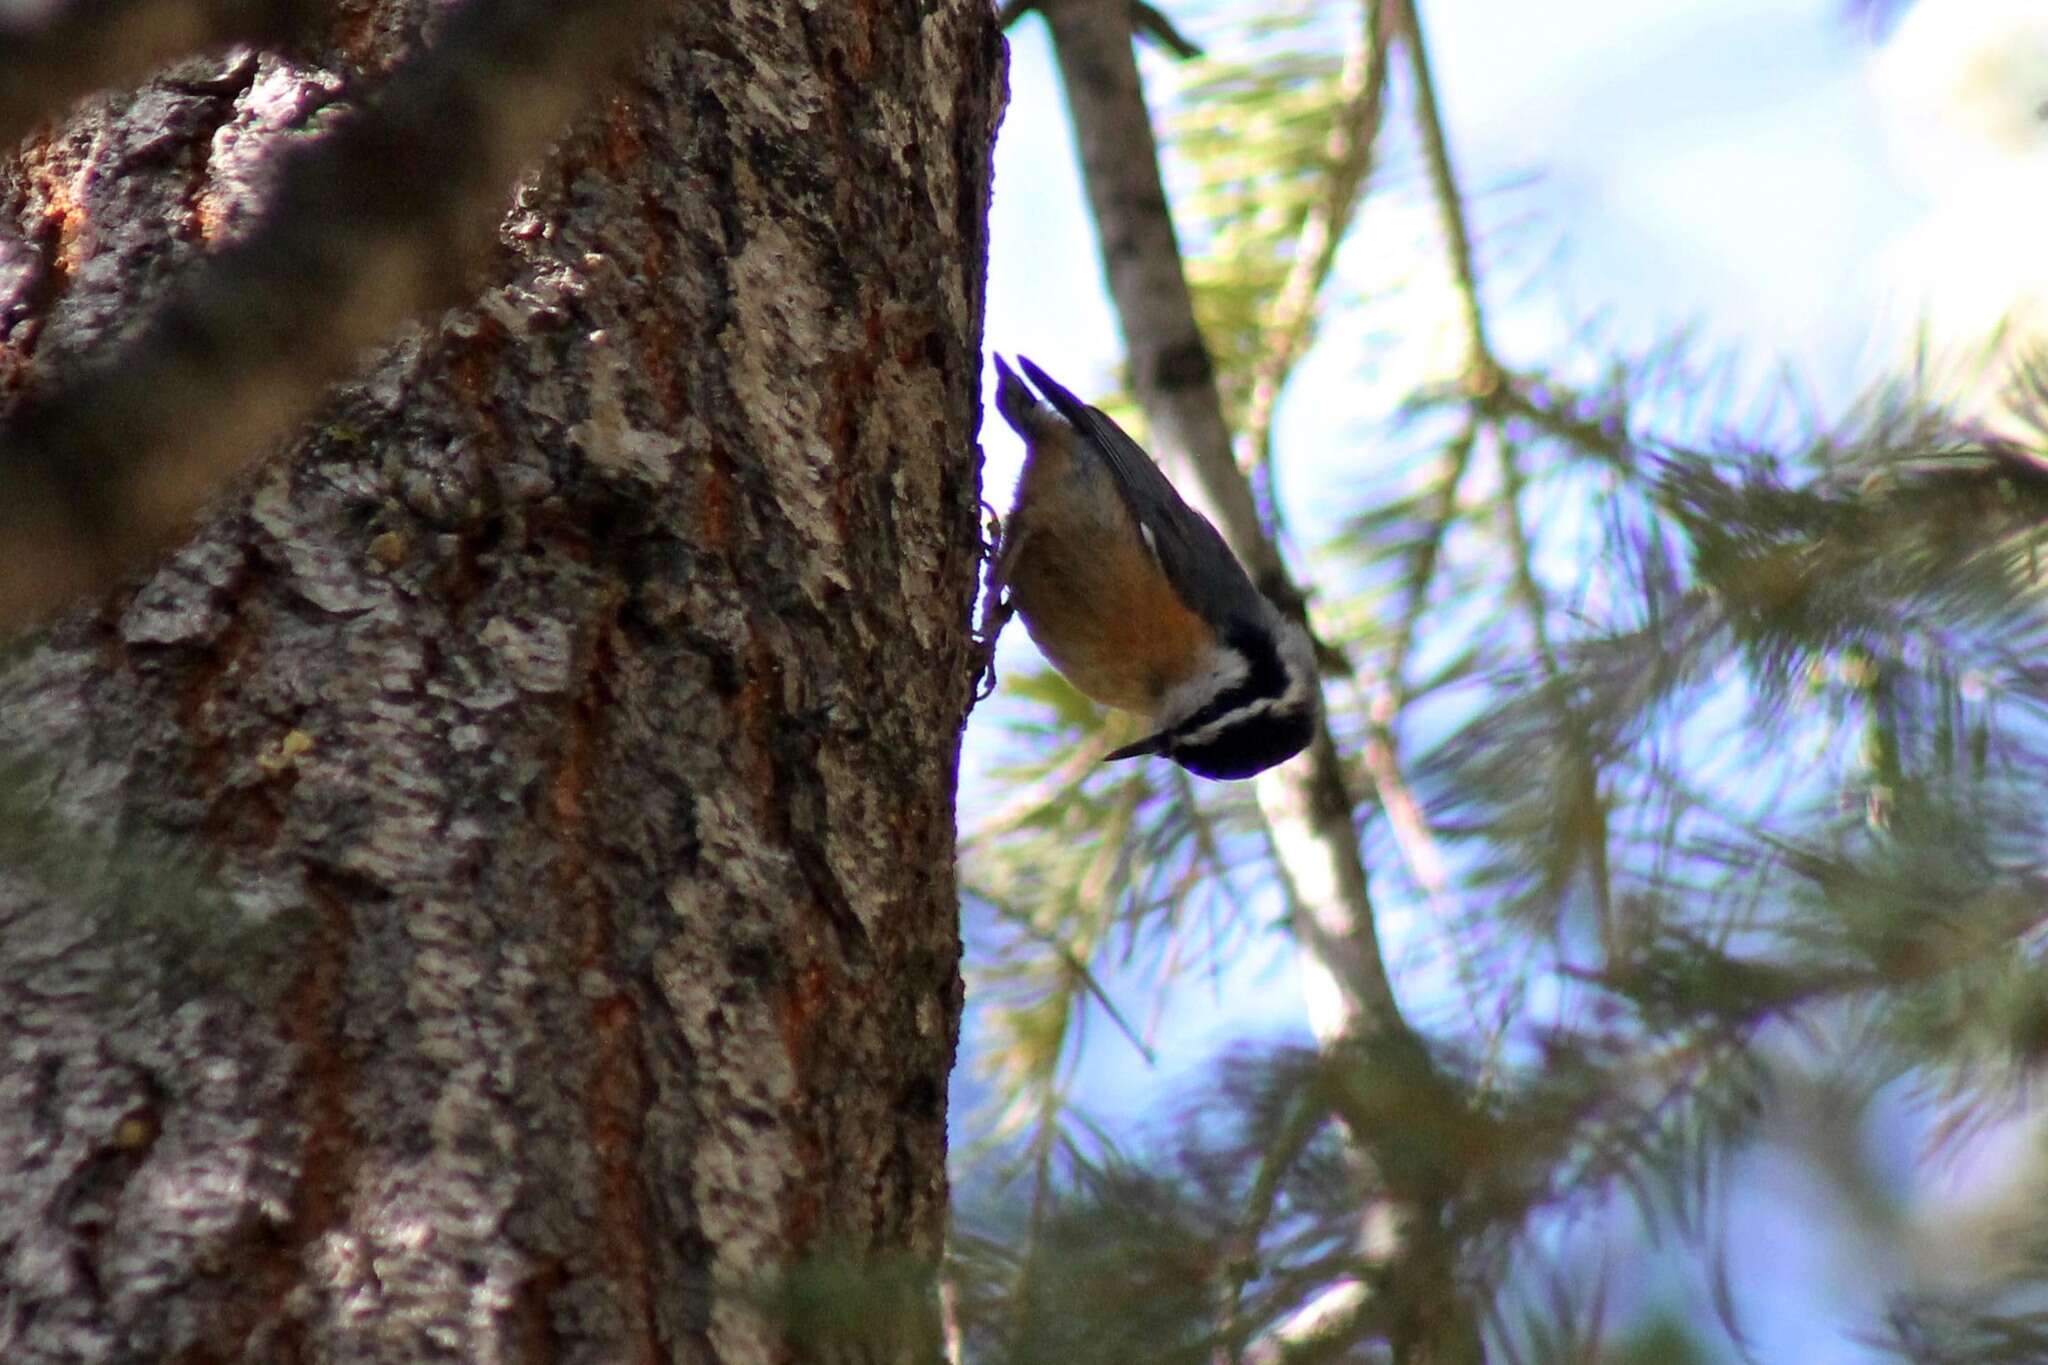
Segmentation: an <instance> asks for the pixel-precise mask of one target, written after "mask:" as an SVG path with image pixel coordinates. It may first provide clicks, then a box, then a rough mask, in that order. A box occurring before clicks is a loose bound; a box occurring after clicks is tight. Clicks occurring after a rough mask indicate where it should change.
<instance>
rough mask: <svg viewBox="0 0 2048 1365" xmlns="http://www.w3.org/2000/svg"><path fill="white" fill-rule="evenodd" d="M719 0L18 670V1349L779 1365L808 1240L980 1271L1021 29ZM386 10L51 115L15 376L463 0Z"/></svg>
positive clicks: (253, 209)
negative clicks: (1005, 343)
mask: <svg viewBox="0 0 2048 1365" xmlns="http://www.w3.org/2000/svg"><path fill="white" fill-rule="evenodd" d="M678 8H679V10H680V12H681V13H682V14H683V15H684V16H686V17H683V18H681V19H679V20H676V21H675V26H674V27H672V28H671V29H669V30H668V31H666V32H664V33H663V34H662V36H661V37H660V38H659V39H658V40H656V41H654V42H653V43H652V44H651V45H650V47H649V50H647V51H644V52H643V53H642V54H641V55H640V57H639V58H638V60H637V61H636V62H635V64H634V65H633V67H632V71H631V75H630V76H629V77H628V78H626V79H623V80H621V81H619V82H618V83H616V84H615V85H612V86H610V87H609V88H608V89H605V90H603V91H601V92H600V93H599V94H598V98H597V101H596V104H595V105H594V107H592V108H590V109H589V110H587V111H586V114H585V116H584V117H583V118H582V119H581V121H580V122H578V123H577V124H576V125H575V128H574V130H573V131H572V132H571V133H570V134H569V135H568V136H567V137H566V138H565V139H564V140H563V141H562V142H561V143H560V145H559V146H557V147H556V149H555V150H554V152H553V153H552V154H551V156H550V158H549V159H548V160H547V162H546V164H545V166H544V167H543V168H542V169H541V170H540V171H538V172H536V173H534V174H533V175H532V176H530V177H529V178H528V179H527V180H526V182H525V183H524V184H523V185H522V186H521V187H520V188H519V190H518V191H517V194H516V198H515V197H514V196H512V195H510V194H508V195H507V199H508V200H509V201H511V207H510V209H509V212H507V213H506V215H505V217H504V220H503V222H502V225H501V227H500V231H499V232H498V235H497V239H496V244H495V246H494V247H493V248H491V249H490V251H489V252H488V254H487V255H486V256H485V257H484V258H483V264H482V266H481V268H480V269H479V270H478V271H477V272H475V274H474V275H473V276H472V279H473V280H474V281H475V284H474V285H473V286H472V288H471V291H470V301H469V302H467V303H465V304H463V305H462V306H460V307H457V308H456V309H454V310H453V311H451V312H449V313H447V314H445V315H443V316H440V317H438V318H429V319H426V320H425V321H424V324H423V325H422V326H418V327H415V328H414V329H413V330H412V331H410V332H409V333H408V334H407V335H405V336H404V337H403V338H402V339H400V340H399V341H398V342H396V343H395V344H393V345H391V346H390V347H389V348H388V349H386V350H385V351H383V352H382V353H381V354H379V355H377V356H376V357H374V359H372V360H370V361H369V362H368V367H367V369H365V370H364V371H363V372H362V373H361V375H360V376H359V377H358V378H357V379H356V380H354V381H352V382H350V383H348V384H347V385H345V386H343V387H342V388H340V389H339V390H337V391H335V392H334V393H332V394H330V396H329V397H328V398H327V399H326V400H325V401H324V402H323V404H322V406H321V407H320V409H319V410H318V412H317V414H316V416H315V419H314V420H313V421H312V422H310V423H308V424H307V425H306V426H305V427H304V428H303V429H302V430H301V431H299V433H298V434H297V435H295V436H294V437H292V438H291V439H290V440H289V442H287V443H286V445H285V448H284V449H282V450H280V451H278V452H277V453H275V454H274V455H273V456H271V457H269V458H268V459H266V460H264V461H263V462H262V463H260V464H258V465H257V466H256V467H255V468H254V469H253V470H252V471H251V472H250V473H248V474H247V475H245V476H243V477H242V478H241V480H240V481H239V483H238V484H237V485H236V486H235V487H234V488H233V489H231V490H230V491H228V492H227V493H226V494H224V495H222V496H220V497H219V498H218V499H217V501H216V502H215V504H214V506H213V507H212V509H211V510H210V511H209V512H208V514H207V516H206V518H205V521H204V525H203V526H202V527H201V528H200V529H198V530H197V531H196V533H194V534H193V535H192V536H191V538H190V539H189V540H188V541H187V542H186V543H184V544H183V546H182V547H181V548H179V549H177V550H176V551H175V552H174V553H173V554H171V555H170V556H169V557H168V558H167V559H165V560H164V561H163V562H161V563H160V564H158V565H157V566H155V567H154V568H153V569H149V570H146V571H145V572H144V574H143V575H142V576H141V577H140V578H138V579H137V580H136V581H135V582H133V583H132V584H131V585H130V586H129V587H127V588H125V589H123V590H122V591H120V592H119V593H117V594H115V595H113V596H112V597H111V598H110V599H109V600H106V601H104V602H102V603H101V604H100V605H99V606H98V607H97V608H96V609H94V610H90V611H85V612H82V613H79V614H75V615H71V616H68V617H66V618H64V619H62V620H60V621H59V622H57V623H56V624H55V625H53V626H51V627H49V628H48V629H46V630H45V631H43V632H42V633H41V634H39V635H38V636H36V637H35V638H33V639H32V640H30V641H29V642H27V643H26V644H25V645H24V646H23V647H21V648H20V649H19V650H18V651H17V652H16V654H15V656H14V657H13V659H12V661H11V663H10V666H9V670H8V671H7V672H6V674H5V675H4V676H0V748H4V750H5V751H6V753H7V754H8V755H9V756H10V757H9V758H8V765H7V767H6V769H5V771H4V773H0V1192H4V1193H0V1359H4V1360H6V1361H8V1362H10V1365H15V1363H16V1362H24V1363H25V1362H42V1361H94V1362H100V1361H109V1362H111V1361H136V1362H151V1365H156V1363H157V1362H163V1361H174V1360H175V1361H185V1362H202V1361H204V1362H214V1361H262V1362H277V1361H299V1360H304V1361H312V1360H342V1359H347V1360H350V1361H366V1362H383V1361H391V1362H399V1361H404V1362H414V1361H422V1360H429V1359H454V1360H479V1361H482V1360H491V1361H496V1360H520V1361H543V1360H564V1361H568V1360H575V1361H600V1360H602V1361H630V1362H645V1361H661V1360H674V1361H693V1362H694V1361H719V1362H737V1361H756V1360H761V1361H765V1360H770V1359H785V1358H788V1357H787V1356H786V1355H785V1354H783V1351H784V1346H785V1344H786V1343H781V1342H779V1336H780V1334H779V1332H778V1328H777V1326H776V1323H775V1321H774V1320H773V1319H772V1317H771V1316H770V1315H768V1314H766V1313H764V1312H763V1311H762V1309H761V1308H760V1299H759V1297H758V1295H757V1292H756V1291H758V1290H759V1288H760V1287H761V1286H762V1285H763V1284H764V1283H765V1282H766V1281H767V1280H768V1279H769V1278H771V1277H772V1276H773V1274H774V1273H775V1272H776V1270H777V1269H778V1268H779V1267H783V1266H785V1265H787V1264H789V1263H791V1262H792V1261H794V1260H796V1259H798V1258H801V1257H803V1256H806V1255H812V1254H828V1253H832V1254H838V1253H853V1254H867V1253H875V1252H894V1253H907V1254H909V1255H911V1256H913V1257H917V1258H923V1259H925V1260H930V1259H932V1258H935V1257H936V1255H937V1253H938V1250H939V1245H940V1239H941V1236H942V1233H943V1225H944V1217H945V1203H946V1184H945V1178H944V1164H943V1158H944V1151H943V1146H944V1119H945V1097H946V1076H947V1072H948V1070H949V1068H950V1065H951V1062H952V1056H953V1048H954V1039H955V1032H956V1026H957V1021H958V1013H959V978H958V974H957V958H958V952H959V944H958V935H957V927H956V916H955V901H954V882H953V827H954V818H953V817H954V812H953V790H954V779H955V770H956V758H957V750H958V738H959V731H960V725H961V722H962V719H963V717H964V715H965V712H966V709H967V707H968V705H969V699H970V690H971V683H972V679H971V676H970V675H971V672H972V668H971V663H970V659H969V650H968V644H967V640H966V638H965V634H964V631H965V625H966V622H967V620H968V615H969V606H970V602H971V597H972V591H973V585H974V578H975V569H976V566H977V562H978V548H977V546H978V540H977V516H976V508H977V505H978V487H977V484H978V480H977V467H976V453H975V447H974V435H975V431H976V426H977V421H978V385H977V378H978V370H979V366H978V355H979V346H980V331H981V321H982V272H983V265H984V260H985V236H984V232H985V226H984V225H985V210H986V203H987V196H988V189H989V148H990V142H991V138H992V134H993V125H994V120H995V118H996V115H997V113H998V111H999V108H1000V103H1001V88H1002V75H1001V56H1000V44H999V42H998V40H997V38H996V36H995V32H994V25H993V19H992V15H991V13H990V12H989V9H988V7H987V6H986V5H985V4H982V3H979V0H931V3H928V4H924V5H920V6H881V7H870V6H864V5H839V4H826V5H804V4H800V3H792V2H790V0H734V2H733V3H732V4H730V5H725V6H716V7H699V6H682V7H678ZM343 11H344V14H345V24H346V29H345V31H339V30H338V31H336V32H334V33H329V34H323V35H317V36H316V37H314V38H311V39H307V40H305V41H303V42H301V43H300V44H299V47H298V50H297V52H296V53H295V55H292V56H285V55H280V54H278V53H274V52H266V53H262V54H251V53H248V52H246V51H244V52H237V53H232V54H230V55H228V56H227V57H225V58H218V59H195V60H193V61H190V62H187V63H185V64H183V65H182V66H180V67H179V68H177V69H176V70H174V71H172V72H170V73H168V74H167V75H165V76H164V77H162V78H160V79H158V80H155V81H153V82H151V83H150V84H149V85H147V86H146V87H144V88H143V89H141V90H140V91H138V92H136V93H133V94H129V95H123V96H120V97H117V98H103V99H100V100H96V101H95V102H93V103H92V104H90V105H88V106H87V107H85V108H84V109H82V110H81V111H79V112H77V113H75V114H74V115H73V116H72V117H71V118H70V119H69V120H68V121H66V122H64V123H62V124H60V125H58V126H56V127H54V128H51V129H47V130H46V131H43V132H40V133H38V134H37V135H36V136H34V137H32V138H31V140H30V141H29V143H28V144H26V146H25V148H24V149H23V150H22V151H21V153H20V154H19V155H18V156H17V157H16V158H15V160H14V161H13V162H12V163H11V164H10V165H9V166H8V167H7V168H6V170H5V171H4V177H5V178H4V181H0V202H4V214H0V327H4V328H6V329H7V330H6V331H5V332H0V338H4V349H0V399H4V400H5V401H7V402H9V403H12V404H16V405H19V404H20V403H21V402H22V401H24V398H23V396H24V395H28V394H32V393H34V392H35V391H37V388H38V386H39V385H42V384H45V383H51V382H56V380H55V379H53V378H52V376H57V377H58V378H61V374H60V371H61V370H62V369H63V367H67V366H74V365H77V364H81V363H85V362H87V361H89V360H90V359H92V358H93V357H95V356H99V355H104V354H108V353H110V352H111V350H112V348H116V347H118V346H120V345H122V344H124V343H125V342H126V341H127V340H129V339H130V338H131V337H132V335H133V334H134V332H135V328H136V325H137V322H138V319H141V318H143V317H145V316H147V315H148V314H149V312H150V310H151V309H152V308H154V307H156V306H158V305H159V304H161V303H162V301H163V300H164V299H165V298H167V297H168V296H169V294H170V291H172V290H174V289H175V288H176V287H178V283H179V281H180V279H181V277H182V276H184V275H186V274H189V273H190V271H191V270H192V269H193V267H194V266H195V263H198V262H200V261H202V260H203V259H204V258H205V257H207V256H208V254H209V253H212V252H215V251H220V250H227V249H229V248H230V247H231V246H232V243H233V242H234V241H235V240H237V239H238V237H239V236H240V235H241V234H243V233H245V232H246V231H248V230H250V229H249V227H248V225H249V224H252V223H260V222H261V220H262V216H263V215H264V214H265V213H266V212H268V211H269V210H270V200H269V199H268V198H267V196H268V195H269V194H270V191H271V186H272V183H273V182H274V181H275V180H276V177H275V176H272V175H270V174H268V168H269V167H270V166H271V165H272V164H273V162H274V161H275V160H276V158H277V157H279V156H280V155H282V154H283V153H284V149H286V148H287V147H289V146H290V145H292V144H294V143H295V142H303V141H305V140H306V139H307V138H308V137H309V136H313V137H318V136H324V135H327V130H328V129H329V128H330V126H331V119H332V115H331V109H332V105H333V102H334V100H335V98H336V92H337V91H339V90H341V89H343V88H344V86H343V82H344V81H354V80H356V79H358V78H361V79H364V80H366V81H368V82H370V83H372V85H374V81H375V79H376V77H377V75H378V74H380V73H382V72H385V71H388V70H391V69H393V68H394V66H395V65H396V64H397V63H398V62H399V61H400V60H401V59H402V58H404V57H406V56H408V55H409V54H414V53H416V52H419V51H425V52H426V53H427V54H428V55H429V56H431V55H432V50H433V45H434V42H435V41H436V39H435V33H436V30H437V28H438V26H439V25H441V24H442V23H443V22H444V19H445V16H446V14H447V7H446V6H436V5H433V4H430V3H428V0H380V3H377V4H370V3H358V4H354V5H350V6H344V7H343ZM366 73H367V74H366ZM349 88H351V89H352V88H353V87H349ZM386 188H387V189H388V187H386ZM394 268H396V267H394ZM383 283H385V281H382V280H380V278H379V277H378V275H377V273H376V272H375V271H371V272H369V273H367V274H365V275H364V276H363V277H362V278H360V279H359V280H357V281H356V284H357V285H358V286H359V287H360V288H361V289H362V290H363V291H364V292H365V293H374V292H375V290H376V289H378V288H379V287H381V285H382V284H383ZM231 425H232V424H231ZM5 439H6V438H5V433H4V431H0V443H4V441H5ZM4 452H5V447H4V444H0V460H4V458H5V454H4ZM913 1316H916V1315H913ZM935 1331H936V1329H935V1327H934V1326H933V1325H932V1323H931V1321H930V1320H929V1315H924V1316H923V1317H921V1318H920V1319H919V1320H918V1321H917V1322H916V1323H914V1324H913V1325H912V1328H911V1330H910V1331H909V1332H907V1333H906V1334H902V1335H900V1336H899V1338H898V1340H897V1343H896V1345H895V1346H894V1347H893V1348H892V1349H890V1350H889V1351H887V1352H885V1353H884V1354H885V1356H886V1358H892V1359H893V1358H901V1359H912V1358H918V1359H930V1358H931V1356H932V1355H933V1354H934V1353H935V1348H934V1347H933V1346H932V1345H931V1342H932V1340H934V1339H935ZM798 1349H799V1353H800V1354H802V1353H803V1352H802V1348H801V1347H799V1348H798Z"/></svg>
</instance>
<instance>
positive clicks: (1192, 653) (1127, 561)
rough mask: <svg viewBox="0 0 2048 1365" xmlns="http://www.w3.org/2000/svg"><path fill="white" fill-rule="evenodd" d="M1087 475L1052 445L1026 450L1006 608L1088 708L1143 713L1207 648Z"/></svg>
mask: <svg viewBox="0 0 2048 1365" xmlns="http://www.w3.org/2000/svg"><path fill="white" fill-rule="evenodd" d="M1108 478H1109V476H1108V474H1107V473H1105V472H1103V471H1101V470H1100V469H1097V468H1094V467H1093V466H1092V465H1091V464H1090V463H1089V461H1088V460H1087V459H1086V457H1085V456H1082V457H1077V456H1076V455H1074V454H1073V453H1072V452H1070V451H1068V450H1066V449H1064V448H1063V446H1062V445H1061V444H1060V443H1058V442H1044V443H1040V444H1036V445H1034V448H1033V449H1032V451H1031V454H1030V457H1029V458H1028V459H1027V460H1026V462H1025V468H1024V475H1023V478H1022V479H1020V480H1019V482H1018V497H1017V506H1018V508H1019V509H1020V510H1019V511H1018V512H1017V513H1016V514H1015V515H1013V517H1012V525H1011V527H1010V529H1009V532H1008V534H1010V535H1011V536H1013V537H1015V538H1016V539H1015V542H1014V543H1015V544H1016V547H1017V550H1016V556H1015V558H1014V559H1013V560H1012V561H1011V562H1010V563H1009V565H1008V581H1009V587H1010V593H1011V597H1012V600H1013V601H1014V602H1015V603H1016V606H1017V611H1018V614H1019V615H1021V616H1022V617H1023V618H1024V625H1025V628H1026V629H1027V630H1029V631H1030V632H1031V638H1032V639H1033V640H1034V641H1036V642H1037V644H1038V648H1039V649H1040V650H1041V651H1042V652H1043V653H1044V654H1045V657H1046V658H1047V659H1049V660H1051V661H1052V664H1053V667H1055V668H1057V669H1059V671H1060V672H1061V673H1063V674H1065V675H1066V678H1067V680H1068V681H1069V682H1071V683H1073V684H1074V686H1075V687H1077V688H1079V689H1080V690H1081V691H1082V692H1084V693H1086V694H1087V695H1088V696H1090V697H1092V698H1094V699H1095V700H1096V701H1099V702H1102V703H1103V704H1105V705H1108V706H1117V707H1122V708H1124V709H1125V710H1129V711H1140V712H1149V711H1151V710H1152V709H1153V708H1154V706H1156V705H1157V703H1158V701H1159V698H1160V694H1161V693H1163V692H1164V691H1165V690H1166V689H1167V688H1168V687H1170V686H1172V685H1173V684H1174V683H1177V682H1180V681H1181V680H1183V679H1184V678H1186V677H1187V676H1189V675H1190V674H1191V673H1193V672H1194V671H1195V670H1196V669H1197V668H1198V667H1199V666H1200V664H1201V661H1202V660H1203V659H1204V658H1205V657H1206V656H1207V654H1208V652H1209V650H1210V647H1211V645H1212V643H1213V641H1214V636H1213V634H1212V632H1211V631H1210V630H1209V627H1208V625H1207V624H1206V623H1205V622H1204V621H1203V620H1202V619H1201V617H1199V616H1197V615H1195V613H1194V612H1192V611H1190V610H1188V608H1187V607H1186V606H1184V605H1183V604H1182V603H1181V600H1180V598H1178V597H1177V596H1175V595H1174V592H1173V588H1172V586H1171V585H1170V584H1169V583H1168V582H1167V580H1166V575H1165V574H1164V573H1162V572H1161V571H1160V569H1159V564H1158V562H1157V561H1156V560H1155V559H1153V557H1152V554H1151V552H1150V551H1148V550H1147V549H1146V548H1145V545H1144V543H1143V542H1142V541H1141V540H1140V539H1139V538H1138V535H1137V532H1136V528H1135V527H1134V526H1133V525H1132V524H1131V520H1130V515H1129V513H1128V512H1126V511H1125V510H1124V506H1123V503H1122V501H1121V500H1120V499H1118V497H1117V496H1116V492H1115V489H1114V488H1113V487H1111V486H1109V484H1108Z"/></svg>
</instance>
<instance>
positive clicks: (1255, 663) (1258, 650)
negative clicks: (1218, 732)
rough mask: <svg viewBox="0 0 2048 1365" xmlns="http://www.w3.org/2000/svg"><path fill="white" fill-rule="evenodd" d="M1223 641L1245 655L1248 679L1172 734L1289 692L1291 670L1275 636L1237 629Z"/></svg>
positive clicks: (1197, 729) (1195, 730) (1194, 731)
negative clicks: (1287, 667) (1276, 645)
mask: <svg viewBox="0 0 2048 1365" xmlns="http://www.w3.org/2000/svg"><path fill="white" fill-rule="evenodd" d="M1223 643H1224V644H1226V645H1228V646H1230V647H1231V648H1232V649H1235V650H1236V651H1237V652H1238V653H1239V654H1241V655H1243V656H1244V661H1245V676H1244V681H1242V682H1240V683H1238V684H1237V685H1236V686H1234V687H1229V688H1226V689H1224V690H1223V691H1221V692H1219V693H1217V694H1216V696H1215V697H1214V698H1212V699H1211V700H1210V702H1209V703H1208V705H1206V706H1204V707H1202V708H1201V709H1200V710H1199V711H1196V712H1195V713H1194V714H1193V715H1191V716H1189V717H1188V718H1187V719H1186V720H1184V721H1182V722H1181V723H1180V724H1178V725H1176V726H1174V727H1173V729H1172V730H1170V731H1169V732H1168V735H1169V737H1172V736H1177V735H1192V734H1197V733H1199V732H1200V731H1201V730H1202V729H1203V727H1205V726H1208V725H1213V724H1214V723H1215V722H1217V721H1219V720H1221V719H1223V717H1225V716H1227V715H1229V714H1230V713H1231V712H1233V711H1241V710H1243V709H1244V708H1245V707H1246V706H1249V705H1250V704H1251V703H1253V702H1255V701H1259V700H1262V699H1265V700H1277V699H1278V698H1279V697H1280V696H1281V695H1282V694H1283V693H1285V692H1286V691H1287V669H1286V667H1285V666H1284V665H1282V664H1281V662H1280V651H1279V649H1278V648H1276V647H1275V646H1274V644H1273V637H1272V636H1270V635H1268V634H1266V633H1265V632H1263V631H1257V630H1244V629H1237V630H1231V631H1227V632H1225V634H1224V636H1223Z"/></svg>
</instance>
